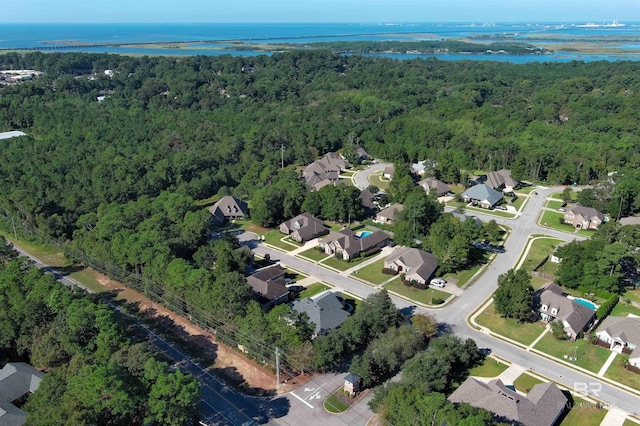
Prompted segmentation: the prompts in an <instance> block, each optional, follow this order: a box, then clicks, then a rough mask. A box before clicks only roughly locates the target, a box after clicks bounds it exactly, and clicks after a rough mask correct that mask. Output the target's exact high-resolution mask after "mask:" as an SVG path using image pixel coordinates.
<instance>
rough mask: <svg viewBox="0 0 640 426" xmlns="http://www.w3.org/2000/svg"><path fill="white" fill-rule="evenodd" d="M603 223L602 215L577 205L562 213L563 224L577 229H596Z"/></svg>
mask: <svg viewBox="0 0 640 426" xmlns="http://www.w3.org/2000/svg"><path fill="white" fill-rule="evenodd" d="M602 222H604V214H602V213H600V212H599V211H598V210H596V209H594V208H592V207H585V206H583V205H581V204H579V203H576V204H574V206H573V207H571V208H570V209H568V210H567V211H566V212H565V213H564V223H568V224H570V225H573V226H575V227H576V228H579V229H598V227H599V226H600V225H602Z"/></svg>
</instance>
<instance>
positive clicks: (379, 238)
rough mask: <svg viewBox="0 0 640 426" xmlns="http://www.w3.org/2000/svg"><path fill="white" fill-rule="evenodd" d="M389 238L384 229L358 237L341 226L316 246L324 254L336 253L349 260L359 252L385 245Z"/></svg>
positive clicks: (369, 250) (366, 251) (367, 251)
mask: <svg viewBox="0 0 640 426" xmlns="http://www.w3.org/2000/svg"><path fill="white" fill-rule="evenodd" d="M390 240H391V238H390V237H389V235H388V234H387V233H386V232H384V231H376V232H373V233H369V234H367V235H366V236H364V237H359V236H357V235H356V234H355V232H353V231H352V230H351V229H348V228H343V229H341V230H340V231H338V232H332V233H330V234H329V235H328V236H327V237H325V238H323V239H321V240H320V241H319V242H318V247H320V248H321V249H322V250H324V252H325V253H326V254H336V256H338V257H340V258H342V259H344V260H351V259H355V258H356V257H358V256H360V253H369V252H371V251H374V250H377V249H380V248H382V247H386V246H387V245H389V241H390Z"/></svg>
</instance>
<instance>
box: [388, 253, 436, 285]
mask: <svg viewBox="0 0 640 426" xmlns="http://www.w3.org/2000/svg"><path fill="white" fill-rule="evenodd" d="M395 262H398V263H401V264H403V265H405V266H406V267H407V269H406V270H405V272H406V273H407V274H418V275H419V276H420V277H421V278H423V279H424V280H427V279H428V278H429V277H430V276H431V275H433V273H434V272H435V271H436V269H438V258H437V257H436V256H434V255H433V254H431V253H428V252H426V251H423V250H419V249H416V248H411V247H396V248H395V250H394V251H393V253H391V255H389V256H387V258H386V259H385V260H384V263H385V265H389V264H391V263H395Z"/></svg>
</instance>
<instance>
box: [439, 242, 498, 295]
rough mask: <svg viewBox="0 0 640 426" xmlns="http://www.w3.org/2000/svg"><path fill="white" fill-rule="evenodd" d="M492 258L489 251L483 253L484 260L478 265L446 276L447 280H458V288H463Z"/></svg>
mask: <svg viewBox="0 0 640 426" xmlns="http://www.w3.org/2000/svg"><path fill="white" fill-rule="evenodd" d="M490 256H491V253H489V252H488V251H484V250H483V251H482V260H481V261H479V262H478V263H477V264H476V265H474V266H472V267H471V268H469V269H464V270H462V271H458V272H456V273H455V274H454V273H448V274H445V275H444V278H445V279H447V280H448V279H450V278H455V279H457V280H458V282H457V283H456V286H457V287H462V286H464V285H465V284H466V283H467V282H468V281H469V280H470V279H471V277H473V276H474V275H475V274H476V272H478V271H479V270H480V268H481V267H482V266H483V265H485V264H486V263H487V262H489V257H490Z"/></svg>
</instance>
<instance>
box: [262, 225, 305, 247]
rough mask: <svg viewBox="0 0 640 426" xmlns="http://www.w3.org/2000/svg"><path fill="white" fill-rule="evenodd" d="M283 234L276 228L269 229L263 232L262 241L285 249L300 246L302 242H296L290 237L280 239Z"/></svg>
mask: <svg viewBox="0 0 640 426" xmlns="http://www.w3.org/2000/svg"><path fill="white" fill-rule="evenodd" d="M284 236H285V235H284V234H283V233H281V232H280V231H278V230H273V231H269V232H267V233H266V234H264V241H265V242H266V243H267V244H271V245H272V246H275V247H279V248H281V249H283V250H286V251H291V250H295V249H296V248H298V247H302V244H300V243H297V242H295V241H293V240H291V239H290V238H287V239H286V240H285V241H282V237H284Z"/></svg>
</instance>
